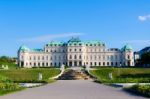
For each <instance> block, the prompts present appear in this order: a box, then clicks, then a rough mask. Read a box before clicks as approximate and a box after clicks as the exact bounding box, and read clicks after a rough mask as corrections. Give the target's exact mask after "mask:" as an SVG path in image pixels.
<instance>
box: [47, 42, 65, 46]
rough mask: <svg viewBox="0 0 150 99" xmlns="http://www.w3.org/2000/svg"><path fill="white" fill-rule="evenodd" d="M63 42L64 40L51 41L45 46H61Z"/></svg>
mask: <svg viewBox="0 0 150 99" xmlns="http://www.w3.org/2000/svg"><path fill="white" fill-rule="evenodd" d="M64 44H65V43H64V42H56V41H51V42H49V43H48V44H47V46H63V45H64Z"/></svg>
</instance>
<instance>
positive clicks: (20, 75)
mask: <svg viewBox="0 0 150 99" xmlns="http://www.w3.org/2000/svg"><path fill="white" fill-rule="evenodd" d="M39 73H42V76H43V80H42V81H38V74H39ZM59 73H60V70H59V69H56V68H33V69H10V70H1V71H0V75H2V76H5V77H8V78H9V79H10V80H11V81H13V82H47V81H48V79H49V78H51V77H54V76H56V75H58V74H59Z"/></svg>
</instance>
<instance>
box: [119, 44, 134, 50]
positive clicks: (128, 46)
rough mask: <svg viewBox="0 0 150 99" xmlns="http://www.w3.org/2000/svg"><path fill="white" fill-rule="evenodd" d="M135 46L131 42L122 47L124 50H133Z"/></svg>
mask: <svg viewBox="0 0 150 99" xmlns="http://www.w3.org/2000/svg"><path fill="white" fill-rule="evenodd" d="M132 50H133V48H132V46H131V45H129V44H126V45H125V46H124V47H123V48H122V51H132Z"/></svg>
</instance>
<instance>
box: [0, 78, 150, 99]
mask: <svg viewBox="0 0 150 99" xmlns="http://www.w3.org/2000/svg"><path fill="white" fill-rule="evenodd" d="M0 99H148V98H143V97H138V96H135V95H132V94H129V93H126V92H124V91H123V90H121V89H120V88H113V87H110V86H105V85H102V84H98V83H94V82H92V81H89V80H66V81H65V80H59V81H57V82H55V83H52V84H48V85H45V86H41V87H37V88H30V89H26V90H24V91H20V92H16V93H13V94H8V95H5V96H1V97H0Z"/></svg>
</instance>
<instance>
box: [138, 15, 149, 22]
mask: <svg viewBox="0 0 150 99" xmlns="http://www.w3.org/2000/svg"><path fill="white" fill-rule="evenodd" d="M138 19H139V20H140V21H146V20H148V19H150V14H149V15H143V16H138Z"/></svg>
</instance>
